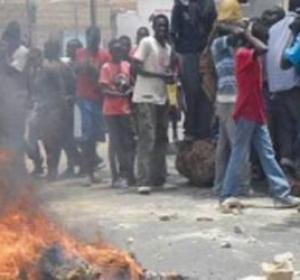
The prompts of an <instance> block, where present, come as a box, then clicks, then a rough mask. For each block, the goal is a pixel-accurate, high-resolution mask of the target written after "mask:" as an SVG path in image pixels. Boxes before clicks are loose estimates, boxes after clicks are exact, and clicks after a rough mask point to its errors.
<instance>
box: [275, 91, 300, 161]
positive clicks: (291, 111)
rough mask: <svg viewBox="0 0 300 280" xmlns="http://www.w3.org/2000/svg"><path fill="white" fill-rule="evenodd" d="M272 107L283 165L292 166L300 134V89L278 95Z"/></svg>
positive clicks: (276, 137)
mask: <svg viewBox="0 0 300 280" xmlns="http://www.w3.org/2000/svg"><path fill="white" fill-rule="evenodd" d="M270 105H271V108H270V114H271V120H272V121H271V123H272V132H273V136H274V139H275V140H274V142H275V143H276V146H277V147H278V153H279V157H280V159H281V162H282V163H285V164H289V162H290V163H291V164H292V162H293V160H294V159H295V155H296V153H295V152H297V151H296V144H297V139H298V138H299V132H300V109H299V108H300V88H293V89H291V90H288V91H285V92H278V93H276V94H275V95H274V99H273V100H272V101H271V104H270ZM298 154H299V152H298Z"/></svg>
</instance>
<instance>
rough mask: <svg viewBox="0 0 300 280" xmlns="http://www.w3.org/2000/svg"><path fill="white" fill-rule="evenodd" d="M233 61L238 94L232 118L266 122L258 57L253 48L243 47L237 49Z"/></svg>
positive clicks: (260, 67)
mask: <svg viewBox="0 0 300 280" xmlns="http://www.w3.org/2000/svg"><path fill="white" fill-rule="evenodd" d="M235 63H236V65H235V71H236V79H237V87H238V96H237V101H236V105H235V111H234V114H233V118H234V119H235V120H238V119H240V118H244V119H247V120H251V121H255V122H258V123H264V122H266V119H267V118H266V110H265V104H264V99H263V81H262V78H263V77H262V66H261V62H260V60H259V58H257V56H256V55H255V51H254V50H253V49H250V48H244V47H243V48H239V49H238V50H237V52H236V62H235Z"/></svg>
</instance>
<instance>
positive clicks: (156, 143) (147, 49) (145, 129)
mask: <svg viewBox="0 0 300 280" xmlns="http://www.w3.org/2000/svg"><path fill="white" fill-rule="evenodd" d="M153 30H154V36H150V37H147V38H144V39H143V40H142V41H141V43H140V45H139V47H138V49H137V51H136V53H135V55H134V59H135V68H136V72H137V73H138V77H137V81H136V85H135V88H134V93H133V103H134V104H135V105H136V117H137V121H138V161H139V171H138V172H139V174H138V176H139V184H140V185H141V186H144V187H146V188H147V189H148V190H149V191H151V187H153V186H162V185H163V184H164V183H165V181H166V173H167V167H166V151H167V144H168V136H167V129H168V106H167V93H166V83H167V81H169V80H170V79H171V78H172V77H173V75H171V74H170V65H171V46H170V45H169V43H168V35H169V20H168V18H167V17H166V16H164V15H161V14H160V15H157V16H155V17H154V20H153Z"/></svg>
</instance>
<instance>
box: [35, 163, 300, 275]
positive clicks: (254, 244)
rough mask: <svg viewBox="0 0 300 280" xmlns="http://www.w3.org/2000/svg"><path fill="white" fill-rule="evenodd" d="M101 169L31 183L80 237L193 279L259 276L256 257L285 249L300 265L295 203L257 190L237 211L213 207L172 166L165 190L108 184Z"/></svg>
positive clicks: (206, 195)
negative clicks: (92, 177)
mask: <svg viewBox="0 0 300 280" xmlns="http://www.w3.org/2000/svg"><path fill="white" fill-rule="evenodd" d="M170 160H171V161H173V159H170ZM101 175H102V176H101V177H102V178H103V182H102V183H101V184H100V185H98V186H95V187H92V188H83V187H80V180H79V179H78V180H69V181H62V182H58V183H55V184H51V185H48V184H45V183H41V182H40V183H38V186H37V189H38V193H39V196H40V197H41V198H42V199H43V205H44V207H45V208H46V209H47V211H48V212H49V213H50V214H51V216H53V217H55V219H56V221H57V222H59V223H60V224H62V225H64V226H65V227H66V228H67V229H69V230H70V231H71V232H72V233H74V234H76V235H77V236H79V237H80V238H84V239H86V240H88V241H90V240H95V238H99V237H100V236H101V237H102V238H104V239H106V240H108V241H109V242H111V243H114V244H116V245H117V246H119V247H121V248H123V249H125V250H128V251H130V252H133V253H134V254H135V255H136V257H137V259H138V260H139V261H140V262H141V263H142V264H143V265H144V266H145V267H146V268H149V269H151V270H154V271H164V272H169V271H171V272H172V271H176V272H179V273H182V274H183V275H187V276H192V277H195V278H196V279H200V280H210V279H212V280H235V279H240V278H243V277H246V276H249V275H259V274H260V264H261V262H263V261H271V260H272V258H273V256H274V255H275V254H278V253H285V252H287V251H290V252H292V253H293V254H294V255H295V259H296V261H295V264H296V268H298V269H299V270H300V250H299V249H300V238H299V236H300V214H298V213H297V212H296V211H295V210H274V209H273V208H272V201H271V200H270V199H269V198H262V197H260V198H254V199H249V200H248V202H249V204H251V205H252V207H250V208H248V209H245V210H244V211H243V213H241V214H239V215H233V214H230V215H224V214H221V213H220V212H219V211H218V209H217V201H216V199H214V198H212V197H211V195H210V191H209V190H201V189H199V188H191V187H189V186H187V185H186V181H185V180H184V179H183V178H181V177H180V176H178V175H177V174H176V172H175V170H174V169H172V170H171V174H170V176H169V180H168V184H167V189H166V190H164V191H163V192H159V193H154V194H152V195H150V196H140V195H138V194H136V193H135V191H134V190H128V191H124V190H113V189H111V188H110V187H109V172H108V170H104V171H102V172H101ZM174 187H176V188H175V189H174ZM248 202H247V203H248ZM223 247H231V248H223Z"/></svg>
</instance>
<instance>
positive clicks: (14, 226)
mask: <svg viewBox="0 0 300 280" xmlns="http://www.w3.org/2000/svg"><path fill="white" fill-rule="evenodd" d="M19 206H23V205H22V204H19ZM0 240H1V251H0V279H1V280H15V279H19V276H20V274H21V271H22V270H25V271H26V272H27V274H28V275H27V276H28V279H30V280H38V279H39V278H38V276H37V272H36V265H37V263H38V261H39V259H40V257H41V254H42V251H43V250H44V249H45V248H47V247H50V246H52V245H53V244H60V245H61V246H63V248H64V249H65V250H66V252H69V253H70V254H78V255H80V256H81V257H83V258H84V259H85V260H86V261H88V262H89V263H90V264H92V265H95V266H97V267H100V268H101V269H102V270H101V271H102V273H103V277H104V279H110V280H113V279H112V278H110V277H112V275H115V274H116V273H118V271H122V270H124V269H126V270H127V271H129V272H130V277H131V278H130V279H132V280H137V279H140V277H141V275H142V272H143V271H142V268H141V267H140V266H139V265H137V264H136V263H135V261H134V260H133V259H132V258H131V257H130V256H129V255H127V254H126V253H124V252H121V251H119V250H117V249H115V248H114V247H112V246H110V245H107V244H103V243H102V244H101V243H100V244H98V245H86V244H84V243H83V242H80V241H77V240H76V239H75V238H73V237H71V236H70V235H69V234H68V233H66V232H64V231H63V230H61V229H60V228H58V227H57V226H56V225H54V224H52V223H51V222H50V221H49V220H48V219H47V218H46V215H43V213H42V211H41V210H38V209H34V210H28V208H27V209H26V208H24V207H13V208H12V209H9V210H7V211H5V212H4V213H3V214H2V215H1V216H0Z"/></svg>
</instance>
